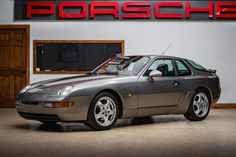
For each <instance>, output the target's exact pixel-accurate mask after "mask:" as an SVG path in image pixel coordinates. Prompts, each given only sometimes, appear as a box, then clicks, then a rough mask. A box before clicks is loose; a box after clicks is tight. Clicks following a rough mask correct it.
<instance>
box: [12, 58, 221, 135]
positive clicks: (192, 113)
mask: <svg viewBox="0 0 236 157" xmlns="http://www.w3.org/2000/svg"><path fill="white" fill-rule="evenodd" d="M215 73H216V71H215V70H208V69H205V68H204V67H202V66H201V65H199V64H198V63H196V62H194V61H192V60H188V59H183V58H178V57H169V56H123V57H119V56H116V57H113V58H110V59H108V60H107V61H105V62H104V63H103V64H101V65H100V66H98V67H97V68H96V69H94V70H93V71H92V72H90V73H88V74H86V75H79V76H74V77H67V78H61V79H54V80H47V81H42V82H38V83H33V84H30V85H28V86H26V87H25V88H24V89H22V90H21V91H20V93H19V94H18V95H17V98H16V109H17V111H18V113H19V114H20V116H22V117H23V118H25V119H31V120H38V121H41V122H42V123H46V124H54V123H56V122H75V121H77V122H85V123H86V124H87V125H88V126H90V127H91V128H92V129H95V130H105V129H110V128H111V127H112V126H113V125H114V124H115V122H116V120H117V119H118V118H134V117H145V116H153V115H161V114H184V116H185V117H186V118H187V119H189V120H191V121H199V120H203V119H205V118H206V117H207V115H208V113H209V110H210V105H211V104H214V103H216V102H217V101H218V99H219V97H220V93H221V88H220V83H219V78H218V76H217V75H216V74H215Z"/></svg>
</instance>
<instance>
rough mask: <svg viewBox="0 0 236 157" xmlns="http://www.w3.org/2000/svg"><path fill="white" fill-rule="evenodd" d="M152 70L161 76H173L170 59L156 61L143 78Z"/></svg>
mask: <svg viewBox="0 0 236 157" xmlns="http://www.w3.org/2000/svg"><path fill="white" fill-rule="evenodd" d="M152 70H159V71H161V72H162V74H163V76H175V71H174V66H173V63H172V60H171V59H157V60H155V61H154V62H153V63H152V64H151V66H150V67H149V68H148V69H147V71H146V72H145V74H144V76H148V75H149V73H150V72H151V71H152Z"/></svg>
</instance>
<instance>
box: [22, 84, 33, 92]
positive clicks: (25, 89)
mask: <svg viewBox="0 0 236 157" xmlns="http://www.w3.org/2000/svg"><path fill="white" fill-rule="evenodd" d="M30 88H31V85H28V86H25V87H24V88H23V89H21V90H20V94H22V93H25V92H26V91H27V90H29V89H30Z"/></svg>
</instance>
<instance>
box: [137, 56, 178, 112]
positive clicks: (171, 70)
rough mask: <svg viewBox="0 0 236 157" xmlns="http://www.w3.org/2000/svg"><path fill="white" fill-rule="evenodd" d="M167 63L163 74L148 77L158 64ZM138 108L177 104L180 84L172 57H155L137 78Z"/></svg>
mask: <svg viewBox="0 0 236 157" xmlns="http://www.w3.org/2000/svg"><path fill="white" fill-rule="evenodd" d="M163 64H165V65H167V67H168V69H167V71H166V72H165V74H164V76H159V77H153V79H152V80H150V79H149V77H148V76H149V74H150V72H151V71H152V70H157V69H158V66H159V65H163ZM138 92H139V96H138V108H139V109H145V108H156V107H172V106H177V104H178V101H179V98H180V94H181V84H180V81H179V78H178V77H177V76H176V70H175V67H174V64H173V61H172V59H156V60H155V61H154V62H153V63H152V64H151V65H150V66H149V68H148V69H147V71H146V72H145V73H144V74H143V75H142V76H140V78H139V80H138Z"/></svg>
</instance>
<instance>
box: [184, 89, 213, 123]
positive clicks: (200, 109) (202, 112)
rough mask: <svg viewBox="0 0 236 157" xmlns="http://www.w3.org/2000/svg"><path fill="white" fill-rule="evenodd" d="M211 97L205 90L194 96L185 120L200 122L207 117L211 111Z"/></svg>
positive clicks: (197, 92)
mask: <svg viewBox="0 0 236 157" xmlns="http://www.w3.org/2000/svg"><path fill="white" fill-rule="evenodd" d="M209 97H210V96H209V95H208V94H207V93H206V92H205V91H204V90H198V91H196V92H195V94H194V95H193V98H192V100H191V102H190V104H189V108H188V111H187V112H186V113H185V114H184V116H185V118H187V119H188V120H191V121H200V120H203V119H205V118H206V117H207V115H208V113H209V111H210V99H209Z"/></svg>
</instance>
